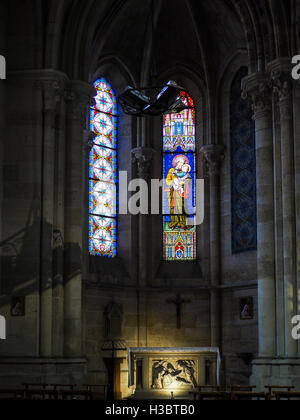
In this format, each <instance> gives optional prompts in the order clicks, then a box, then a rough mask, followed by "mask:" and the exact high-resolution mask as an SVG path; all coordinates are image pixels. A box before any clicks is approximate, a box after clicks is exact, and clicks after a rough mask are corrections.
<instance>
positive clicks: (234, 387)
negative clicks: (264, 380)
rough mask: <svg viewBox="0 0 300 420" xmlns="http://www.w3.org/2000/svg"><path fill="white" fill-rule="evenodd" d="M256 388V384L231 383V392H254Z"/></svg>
mask: <svg viewBox="0 0 300 420" xmlns="http://www.w3.org/2000/svg"><path fill="white" fill-rule="evenodd" d="M255 389H256V386H251V385H231V386H230V392H242V391H244V392H253V391H254V390H255Z"/></svg>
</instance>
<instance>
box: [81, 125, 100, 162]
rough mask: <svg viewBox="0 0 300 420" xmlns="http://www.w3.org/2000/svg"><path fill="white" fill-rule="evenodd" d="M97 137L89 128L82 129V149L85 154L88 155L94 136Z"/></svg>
mask: <svg viewBox="0 0 300 420" xmlns="http://www.w3.org/2000/svg"><path fill="white" fill-rule="evenodd" d="M96 137H97V134H96V133H94V132H93V131H90V130H84V133H83V140H84V142H83V150H84V152H85V153H86V155H88V156H89V154H90V151H91V150H92V148H93V146H94V141H95V138H96Z"/></svg>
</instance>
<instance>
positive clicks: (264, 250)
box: [243, 73, 276, 359]
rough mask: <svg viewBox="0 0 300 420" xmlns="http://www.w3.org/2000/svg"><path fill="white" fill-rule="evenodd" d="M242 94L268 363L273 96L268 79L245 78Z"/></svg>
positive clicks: (271, 346)
mask: <svg viewBox="0 0 300 420" xmlns="http://www.w3.org/2000/svg"><path fill="white" fill-rule="evenodd" d="M243 94H244V96H245V97H247V96H248V95H249V96H251V98H252V100H253V105H254V118H255V122H256V126H255V131H256V167H257V169H256V179H257V181H256V182H257V224H258V225H257V236H258V237H257V239H258V249H257V268H258V322H259V357H260V358H266V359H267V358H274V356H275V354H276V311H275V305H276V304H275V236H274V229H275V226H274V167H273V130H272V105H271V104H272V102H271V98H272V95H271V91H270V88H269V81H268V78H267V76H266V75H265V74H262V73H257V74H254V75H250V76H248V77H246V78H245V79H244V80H243Z"/></svg>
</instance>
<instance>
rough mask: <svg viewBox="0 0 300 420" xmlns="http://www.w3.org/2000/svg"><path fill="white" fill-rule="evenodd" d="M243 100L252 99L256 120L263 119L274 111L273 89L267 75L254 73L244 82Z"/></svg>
mask: <svg viewBox="0 0 300 420" xmlns="http://www.w3.org/2000/svg"><path fill="white" fill-rule="evenodd" d="M242 98H243V99H247V98H251V99H252V102H253V110H254V119H255V120H256V119H259V118H263V117H265V116H267V115H269V114H270V113H271V110H272V89H271V86H270V80H269V77H268V75H267V74H266V73H254V74H251V75H250V76H247V77H245V78H244V79H243V81H242Z"/></svg>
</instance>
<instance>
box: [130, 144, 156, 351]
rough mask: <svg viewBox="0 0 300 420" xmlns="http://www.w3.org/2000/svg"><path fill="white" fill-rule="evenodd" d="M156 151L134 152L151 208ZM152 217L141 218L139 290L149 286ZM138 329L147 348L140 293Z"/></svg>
mask: <svg viewBox="0 0 300 420" xmlns="http://www.w3.org/2000/svg"><path fill="white" fill-rule="evenodd" d="M154 155H155V151H154V150H153V149H150V148H146V147H138V148H136V149H133V150H132V159H133V163H136V164H137V169H138V171H137V173H138V177H139V178H140V179H143V180H144V181H146V182H147V183H148V187H149V188H148V191H149V195H148V199H149V207H150V199H151V197H150V178H151V164H152V161H153V157H154ZM150 221H151V219H150V217H149V215H142V214H141V215H140V216H139V268H138V288H143V287H146V286H147V283H148V272H149V261H150V258H149V250H150V247H149V246H148V243H149V234H150V226H149V224H150ZM137 301H138V302H137V303H138V318H139V322H138V324H139V325H138V329H139V334H138V336H139V343H138V346H141V347H146V346H147V300H146V295H144V294H143V292H138V297H137Z"/></svg>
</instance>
